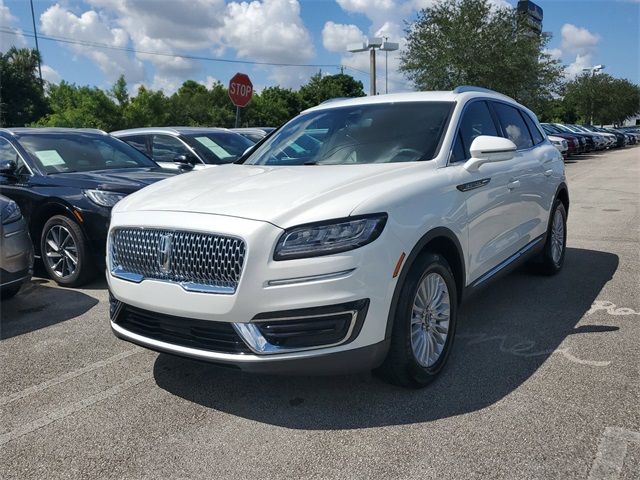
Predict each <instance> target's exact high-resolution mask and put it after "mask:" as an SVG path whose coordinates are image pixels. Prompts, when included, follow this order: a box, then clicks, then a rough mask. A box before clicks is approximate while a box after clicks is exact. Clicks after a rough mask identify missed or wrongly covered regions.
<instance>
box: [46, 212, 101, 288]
mask: <svg viewBox="0 0 640 480" xmlns="http://www.w3.org/2000/svg"><path fill="white" fill-rule="evenodd" d="M40 254H41V255H42V262H43V263H44V267H45V269H46V270H47V273H48V274H49V276H50V277H51V278H52V279H53V280H55V281H56V282H57V283H58V284H59V285H62V286H65V287H78V286H80V285H83V284H85V283H86V282H88V281H89V280H90V279H91V278H92V277H93V276H94V274H95V270H94V268H93V266H92V265H91V263H90V262H89V256H88V252H87V243H86V240H85V238H84V235H83V233H82V230H80V227H79V226H78V224H77V223H76V222H74V221H73V220H71V219H69V218H67V217H64V216H62V215H56V216H54V217H51V218H50V219H49V221H48V222H47V223H46V224H45V226H44V229H43V230H42V237H41V240H40Z"/></svg>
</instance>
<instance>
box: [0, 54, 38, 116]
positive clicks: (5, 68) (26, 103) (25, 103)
mask: <svg viewBox="0 0 640 480" xmlns="http://www.w3.org/2000/svg"><path fill="white" fill-rule="evenodd" d="M39 60H40V56H39V54H38V52H37V51H36V50H32V49H28V48H20V49H18V48H16V47H11V48H10V49H9V50H7V51H6V52H5V53H4V54H0V126H10V127H14V126H24V125H27V124H29V123H31V122H33V121H35V120H37V119H38V118H40V117H41V116H42V115H44V114H45V113H46V112H47V103H46V100H45V97H44V90H43V85H42V83H41V82H40V79H39V77H38V76H37V71H38V70H37V69H38V61H39Z"/></svg>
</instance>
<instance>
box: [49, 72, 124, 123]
mask: <svg viewBox="0 0 640 480" xmlns="http://www.w3.org/2000/svg"><path fill="white" fill-rule="evenodd" d="M48 93H49V94H48V97H49V105H50V108H51V113H49V114H48V115H45V116H44V117H43V118H41V119H40V120H38V121H37V122H36V125H38V126H43V127H74V128H80V127H85V128H100V129H102V130H106V131H109V130H112V129H114V127H115V128H117V127H119V126H120V124H121V109H120V107H119V106H118V105H117V104H116V103H115V102H114V101H113V99H111V98H110V97H109V96H108V95H107V94H106V93H105V92H104V91H103V90H101V89H99V88H97V87H86V86H85V87H78V86H77V85H73V84H70V83H67V82H65V81H62V82H60V84H59V85H50V86H49V92H48Z"/></svg>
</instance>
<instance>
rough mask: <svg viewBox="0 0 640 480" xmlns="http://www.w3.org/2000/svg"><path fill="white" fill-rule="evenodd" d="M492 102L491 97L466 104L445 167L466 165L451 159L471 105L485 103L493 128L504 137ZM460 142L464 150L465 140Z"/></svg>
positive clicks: (459, 118)
mask: <svg viewBox="0 0 640 480" xmlns="http://www.w3.org/2000/svg"><path fill="white" fill-rule="evenodd" d="M492 100H493V99H492V98H489V97H475V98H472V99H471V100H469V101H468V102H467V103H465V104H464V107H462V112H460V116H459V117H458V121H457V123H456V133H455V135H454V136H453V141H452V142H451V146H450V147H449V156H448V157H447V164H446V165H445V166H446V167H449V166H457V165H462V164H463V163H464V162H452V161H451V158H452V157H453V149H454V147H455V144H456V138H457V137H458V135H460V127H461V126H462V119H463V118H464V115H465V114H466V113H467V109H468V108H469V105H471V104H473V103H476V102H485V104H486V105H487V109H488V110H489V115H491V119H492V120H493V126H494V127H495V129H496V132H498V133H499V134H500V135H501V136H502V127H501V126H500V122H498V119H497V117H496V114H495V112H494V111H493V108H492V106H491V101H492ZM502 103H506V104H507V105H510V104H509V103H507V102H502ZM443 137H444V135H443ZM460 141H461V142H462V143H463V145H462V147H463V148H464V140H462V137H460ZM469 146H471V145H469ZM465 151H466V150H465ZM465 160H468V159H465Z"/></svg>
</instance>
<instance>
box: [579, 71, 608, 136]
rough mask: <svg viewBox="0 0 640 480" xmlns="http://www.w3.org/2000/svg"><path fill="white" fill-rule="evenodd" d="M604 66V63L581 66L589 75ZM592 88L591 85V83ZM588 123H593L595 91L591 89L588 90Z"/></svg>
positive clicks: (592, 74)
mask: <svg viewBox="0 0 640 480" xmlns="http://www.w3.org/2000/svg"><path fill="white" fill-rule="evenodd" d="M605 67H606V65H594V66H593V67H589V68H583V69H582V71H583V72H585V73H591V76H592V77H593V76H595V74H596V73H598V72H601V71H602V70H604V69H605ZM592 88H593V85H592ZM589 93H590V95H589V125H593V97H594V95H595V92H593V91H591V92H589Z"/></svg>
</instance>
